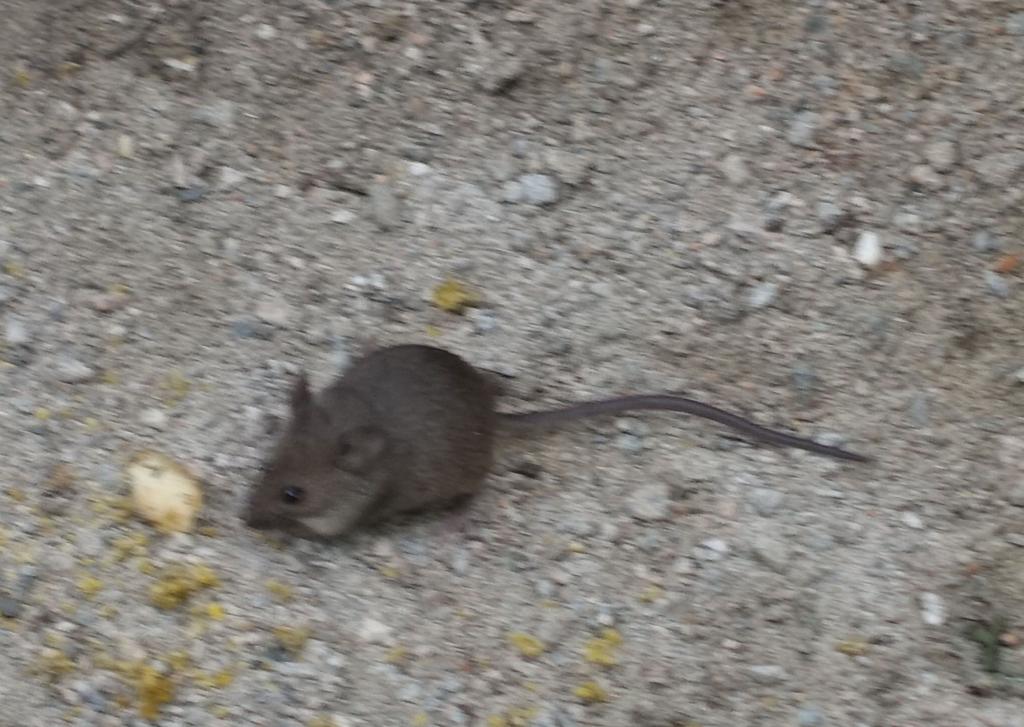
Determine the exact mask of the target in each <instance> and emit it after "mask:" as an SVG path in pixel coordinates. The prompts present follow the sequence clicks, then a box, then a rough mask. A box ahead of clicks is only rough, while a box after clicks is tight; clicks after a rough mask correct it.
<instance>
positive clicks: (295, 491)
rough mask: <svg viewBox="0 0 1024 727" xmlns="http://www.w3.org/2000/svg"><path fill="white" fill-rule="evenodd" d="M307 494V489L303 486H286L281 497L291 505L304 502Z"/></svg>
mask: <svg viewBox="0 0 1024 727" xmlns="http://www.w3.org/2000/svg"><path fill="white" fill-rule="evenodd" d="M305 496H306V491H305V490H303V489H302V488H301V487H286V488H284V490H282V491H281V499H282V500H284V501H285V502H287V503H288V504H289V505H295V504H298V503H300V502H302V500H303V498H305Z"/></svg>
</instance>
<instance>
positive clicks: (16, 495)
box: [7, 487, 25, 503]
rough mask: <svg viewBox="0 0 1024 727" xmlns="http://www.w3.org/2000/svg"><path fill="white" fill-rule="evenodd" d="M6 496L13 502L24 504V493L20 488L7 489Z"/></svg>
mask: <svg viewBox="0 0 1024 727" xmlns="http://www.w3.org/2000/svg"><path fill="white" fill-rule="evenodd" d="M7 496H8V497H9V498H11V499H12V500H14V501H15V502H19V503H21V502H25V491H24V490H23V489H21V488H20V487H8V488H7Z"/></svg>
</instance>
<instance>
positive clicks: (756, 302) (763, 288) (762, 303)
mask: <svg viewBox="0 0 1024 727" xmlns="http://www.w3.org/2000/svg"><path fill="white" fill-rule="evenodd" d="M778 294H779V286H778V284H776V283H760V284H759V285H756V286H754V288H753V289H752V290H751V291H750V296H749V297H748V299H747V300H748V301H749V303H750V307H751V308H765V307H767V306H769V305H771V304H772V303H774V302H775V298H776V297H777V296H778Z"/></svg>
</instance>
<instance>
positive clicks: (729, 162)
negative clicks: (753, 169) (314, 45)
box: [721, 154, 750, 187]
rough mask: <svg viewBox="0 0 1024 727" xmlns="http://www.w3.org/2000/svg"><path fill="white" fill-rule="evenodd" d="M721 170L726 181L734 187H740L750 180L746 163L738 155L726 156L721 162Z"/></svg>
mask: <svg viewBox="0 0 1024 727" xmlns="http://www.w3.org/2000/svg"><path fill="white" fill-rule="evenodd" d="M721 169H722V174H724V175H725V178H726V180H728V182H729V184H731V185H733V186H734V187H740V186H742V185H743V184H745V183H746V182H747V181H749V180H750V170H749V169H747V163H746V162H745V161H743V157H741V156H739V155H738V154H727V155H726V157H725V159H723V160H722V165H721Z"/></svg>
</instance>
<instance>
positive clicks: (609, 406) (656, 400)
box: [499, 394, 871, 462]
mask: <svg viewBox="0 0 1024 727" xmlns="http://www.w3.org/2000/svg"><path fill="white" fill-rule="evenodd" d="M644 410H646V411H673V412H680V413H683V414H692V415H694V416H698V417H701V418H704V419H709V420H711V421H713V422H717V423H718V424H722V425H724V426H727V427H729V428H731V429H734V430H736V431H738V432H742V433H743V434H746V435H748V436H750V437H751V438H753V439H756V440H758V441H760V442H764V443H766V444H775V445H778V446H781V447H792V448H795V449H802V450H805V451H808V452H813V453H815V454H821V455H826V456H829V457H835V458H837V459H845V460H850V461H852V462H869V461H870V460H871V458H870V457H867V456H865V455H862V454H857V453H856V452H850V451H847V450H845V449H840V448H839V447H832V446H829V445H827V444H821V443H820V442H815V441H814V440H812V439H806V438H804V437H798V436H796V435H794V434H787V433H786V432H780V431H776V430H774V429H769V428H767V427H763V426H761V425H760V424H756V423H754V422H752V421H750V420H749V419H744V418H743V417H741V416H738V415H736V414H732V413H730V412H727V411H725V410H724V409H719V408H718V407H716V406H711V405H710V404H705V403H703V402H700V401H696V400H695V399H687V398H686V397H684V396H674V395H671V394H639V395H634V396H621V397H617V398H614V399H601V400H596V401H587V402H582V403H580V404H573V405H570V406H567V407H564V408H561V409H547V410H544V411H532V412H523V413H519V414H512V413H502V414H499V417H500V419H501V422H502V423H503V424H505V425H506V426H508V427H509V428H510V429H513V430H518V431H524V430H530V429H534V428H540V427H550V426H557V425H559V424H565V423H567V422H571V421H575V420H577V419H585V418H589V417H594V416H601V415H606V414H623V413H626V412H630V411H644Z"/></svg>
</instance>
